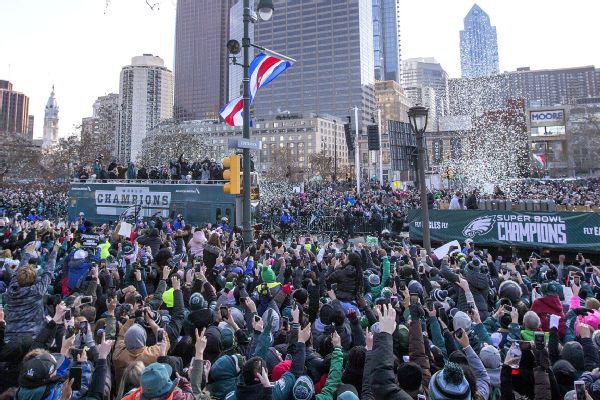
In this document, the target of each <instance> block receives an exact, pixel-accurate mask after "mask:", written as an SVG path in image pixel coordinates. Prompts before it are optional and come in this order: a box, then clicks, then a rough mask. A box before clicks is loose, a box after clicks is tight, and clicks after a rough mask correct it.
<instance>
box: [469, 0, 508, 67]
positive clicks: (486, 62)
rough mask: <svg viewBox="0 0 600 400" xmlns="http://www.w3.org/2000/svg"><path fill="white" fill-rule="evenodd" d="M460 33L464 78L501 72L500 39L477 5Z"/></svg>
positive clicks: (488, 18)
mask: <svg viewBox="0 0 600 400" xmlns="http://www.w3.org/2000/svg"><path fill="white" fill-rule="evenodd" d="M464 26H465V29H464V30H462V31H460V68H461V72H462V76H463V77H474V76H488V75H494V74H497V73H498V72H499V71H500V67H499V65H498V37H497V35H496V27H495V26H492V25H491V23H490V17H489V16H488V15H487V14H486V13H485V11H483V10H482V9H481V7H479V6H478V5H477V4H475V5H473V7H472V8H471V10H470V11H469V13H468V14H467V16H466V17H465V19H464Z"/></svg>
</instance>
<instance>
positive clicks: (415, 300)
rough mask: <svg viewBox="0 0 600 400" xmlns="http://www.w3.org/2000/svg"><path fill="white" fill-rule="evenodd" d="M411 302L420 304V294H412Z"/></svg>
mask: <svg viewBox="0 0 600 400" xmlns="http://www.w3.org/2000/svg"><path fill="white" fill-rule="evenodd" d="M410 304H419V295H418V294H413V293H411V294H410Z"/></svg>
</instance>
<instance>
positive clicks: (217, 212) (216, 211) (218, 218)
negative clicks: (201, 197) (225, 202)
mask: <svg viewBox="0 0 600 400" xmlns="http://www.w3.org/2000/svg"><path fill="white" fill-rule="evenodd" d="M215 213H216V215H215V216H216V219H215V221H216V222H215V223H216V224H218V223H220V222H221V209H220V208H217V209H215Z"/></svg>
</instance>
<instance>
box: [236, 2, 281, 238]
mask: <svg viewBox="0 0 600 400" xmlns="http://www.w3.org/2000/svg"><path fill="white" fill-rule="evenodd" d="M256 10H257V12H258V16H259V17H260V19H261V20H263V21H268V20H270V19H271V17H272V16H273V10H274V7H273V0H260V1H259V3H258V6H257V7H256ZM243 18H244V37H243V38H242V49H243V58H244V59H243V63H242V64H243V65H242V68H243V70H244V79H243V81H242V82H243V91H244V93H243V97H244V115H243V125H242V137H243V138H244V139H250V77H249V71H250V46H252V43H251V42H250V23H252V22H253V21H252V12H251V11H250V0H244V17H243ZM242 156H243V158H244V166H243V171H244V176H243V178H244V180H243V186H244V195H243V198H242V226H243V232H244V241H245V242H246V243H251V242H252V239H253V237H252V227H251V226H250V214H251V208H250V149H248V148H245V149H243V151H242Z"/></svg>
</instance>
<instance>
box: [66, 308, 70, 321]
mask: <svg viewBox="0 0 600 400" xmlns="http://www.w3.org/2000/svg"><path fill="white" fill-rule="evenodd" d="M70 319H71V309H70V308H67V310H66V311H65V321H68V320H70Z"/></svg>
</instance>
